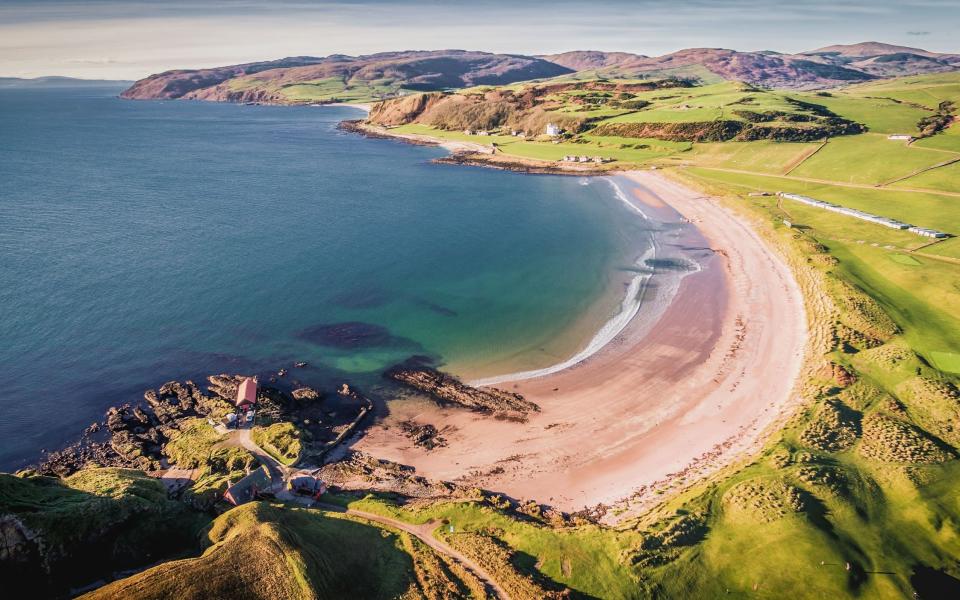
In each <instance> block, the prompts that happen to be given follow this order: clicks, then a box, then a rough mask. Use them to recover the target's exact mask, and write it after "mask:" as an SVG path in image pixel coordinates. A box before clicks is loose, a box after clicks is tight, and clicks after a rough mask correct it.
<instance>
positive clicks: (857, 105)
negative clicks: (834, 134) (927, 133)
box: [800, 93, 932, 134]
mask: <svg viewBox="0 0 960 600" xmlns="http://www.w3.org/2000/svg"><path fill="white" fill-rule="evenodd" d="M800 98H801V99H802V100H804V101H806V102H812V103H814V104H820V105H821V106H825V107H827V108H828V109H829V110H830V111H832V112H834V113H836V114H837V115H839V116H841V117H844V118H846V119H850V120H851V121H856V122H857V123H863V124H864V125H866V126H867V127H868V128H869V129H870V131H871V132H873V133H885V134H891V133H905V134H916V133H917V121H919V120H920V119H922V118H923V117H926V116H928V115H930V114H932V111H929V110H925V109H922V108H919V107H916V106H911V105H909V104H904V103H898V102H895V101H893V100H890V99H886V98H872V97H858V96H853V95H847V94H842V93H834V94H833V95H832V96H829V97H826V96H818V95H815V94H810V95H805V96H800Z"/></svg>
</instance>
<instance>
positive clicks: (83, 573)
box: [0, 468, 206, 597]
mask: <svg viewBox="0 0 960 600" xmlns="http://www.w3.org/2000/svg"><path fill="white" fill-rule="evenodd" d="M205 522H206V520H205V519H204V518H203V517H202V516H201V515H198V514H196V513H193V512H192V511H190V510H187V508H186V507H185V506H184V505H183V504H181V503H179V502H175V501H172V500H168V499H167V493H166V490H165V489H164V487H163V485H162V484H161V483H160V482H159V481H157V480H156V479H152V478H150V477H147V476H146V475H144V474H143V473H142V472H140V471H134V470H130V469H112V468H111V469H87V470H84V471H81V472H78V473H76V474H74V475H71V476H70V477H67V478H66V479H62V480H61V479H56V478H50V477H34V476H29V475H26V476H23V477H17V476H14V475H6V474H0V524H2V526H0V547H2V548H3V552H2V554H0V575H2V578H3V580H4V581H5V582H11V585H13V586H14V588H12V589H11V588H9V587H8V588H7V590H6V591H7V593H13V592H14V590H15V589H17V588H16V586H23V589H24V590H26V589H30V590H32V595H35V596H36V595H39V596H41V597H42V596H45V595H47V594H57V593H62V592H63V591H64V590H65V589H67V588H69V587H70V586H79V585H84V584H88V583H91V582H93V581H95V580H97V579H98V578H101V577H104V576H108V575H110V574H111V573H112V572H113V571H117V570H120V569H127V568H131V567H137V566H142V565H145V564H149V563H152V562H155V561H156V560H158V559H160V558H163V557H166V556H170V555H171V554H174V553H179V552H182V551H184V550H190V549H192V548H193V546H194V540H195V536H196V534H197V532H198V531H199V530H200V529H201V528H202V527H203V524H204V523H205ZM11 597H22V596H18V595H17V594H15V593H14V595H13V596H11Z"/></svg>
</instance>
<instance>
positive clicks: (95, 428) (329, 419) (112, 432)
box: [34, 374, 372, 477]
mask: <svg viewBox="0 0 960 600" xmlns="http://www.w3.org/2000/svg"><path fill="white" fill-rule="evenodd" d="M245 377H246V376H245V375H235V374H219V375H210V376H209V377H208V378H207V382H208V385H207V386H206V391H204V389H203V388H201V387H200V386H199V385H198V384H196V383H194V382H193V381H184V382H180V381H169V382H167V383H165V384H163V385H162V386H160V387H159V388H157V389H148V390H146V391H145V392H144V394H143V401H141V402H136V403H126V404H122V405H118V406H113V407H111V408H110V409H109V410H108V411H107V413H106V416H105V418H104V420H103V421H102V422H98V423H94V424H92V425H90V426H89V427H88V428H87V429H86V430H85V431H84V432H83V434H82V435H81V436H80V439H79V440H77V441H76V442H74V443H73V444H71V445H69V446H67V447H66V448H63V449H61V450H58V451H55V452H51V453H49V454H47V455H46V456H45V457H44V458H43V459H42V460H41V461H40V462H39V464H38V465H37V466H36V468H35V469H34V471H35V472H36V473H37V474H40V475H50V476H56V477H67V476H69V475H71V474H73V473H75V472H77V471H80V470H81V469H84V468H88V467H123V468H132V469H138V470H141V471H146V472H152V471H160V470H163V469H166V468H168V467H169V466H170V464H171V463H172V462H175V460H172V457H171V456H170V455H169V452H168V450H167V445H168V444H169V443H170V442H171V440H173V439H174V438H176V437H177V436H178V434H180V433H181V432H182V430H183V429H184V428H185V427H187V426H188V425H189V424H190V423H192V422H194V421H195V420H197V419H205V420H212V421H220V420H222V419H223V418H224V417H225V416H226V415H227V414H228V413H230V412H233V411H234V410H235V409H234V407H233V401H234V399H235V398H236V394H237V387H238V386H239V384H240V382H241V381H242V380H243V379H244V378H245ZM274 379H275V378H274ZM291 383H292V386H291V387H292V388H293V389H291V390H290V391H285V390H283V389H281V388H279V387H273V386H269V385H268V386H263V387H261V388H260V390H259V394H258V406H257V414H258V420H261V421H270V422H290V423H293V424H295V425H296V426H297V427H298V428H301V429H302V430H303V431H304V432H306V434H307V438H308V439H309V440H310V445H309V448H310V451H308V452H307V453H306V454H305V458H311V457H312V458H315V459H320V458H322V456H323V455H324V454H326V452H328V451H329V450H330V449H331V447H332V446H333V445H336V444H338V443H340V442H342V441H343V440H344V439H345V438H346V437H347V436H348V435H350V434H351V433H353V432H354V431H356V429H357V427H358V426H359V425H360V422H361V421H362V420H363V418H364V416H365V415H367V414H368V413H369V412H370V410H371V409H372V403H371V402H370V400H369V399H367V398H366V397H364V396H363V395H362V394H360V393H359V392H358V391H356V390H353V389H351V388H349V387H348V386H346V385H345V386H344V387H343V388H342V390H341V393H339V394H337V395H336V396H335V397H334V398H333V399H327V398H326V397H325V396H324V395H323V394H321V393H320V392H318V391H317V390H315V389H313V388H310V387H307V386H304V385H301V384H299V383H298V382H291Z"/></svg>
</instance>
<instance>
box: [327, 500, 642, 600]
mask: <svg viewBox="0 0 960 600" xmlns="http://www.w3.org/2000/svg"><path fill="white" fill-rule="evenodd" d="M342 501H343V502H344V503H345V504H349V506H351V507H352V508H357V509H361V510H364V511H367V512H372V513H377V514H382V515H384V516H389V517H393V518H397V519H400V520H404V521H408V522H410V523H416V524H422V523H428V522H431V521H438V522H439V523H442V525H440V526H439V527H438V529H437V531H436V532H435V535H437V536H438V537H441V538H442V539H444V540H446V541H448V542H449V543H450V544H451V545H452V546H454V547H455V548H458V549H460V550H461V551H462V552H463V553H464V554H466V555H468V556H470V557H471V558H473V559H474V560H476V561H477V562H478V563H480V564H481V565H482V566H483V567H484V569H485V570H487V572H489V573H490V574H491V575H492V576H493V577H494V578H496V579H497V581H498V582H499V583H500V584H501V585H502V586H504V587H506V588H507V589H508V591H510V592H512V593H511V595H512V596H513V597H515V598H517V599H518V600H519V599H531V600H533V599H534V598H542V597H547V596H546V594H549V593H550V592H555V591H557V590H559V589H562V588H563V587H568V588H570V589H571V590H572V591H573V592H574V594H575V595H574V597H577V594H583V595H585V596H586V597H597V598H610V599H618V598H636V597H639V596H640V590H639V588H638V584H637V579H636V573H635V571H634V570H633V568H632V567H631V565H629V564H627V563H624V561H623V560H622V557H623V556H624V554H625V553H626V552H627V550H629V549H630V548H632V547H634V546H635V545H636V544H639V543H640V542H641V541H642V537H641V536H640V535H639V534H638V533H637V532H636V531H633V530H627V531H618V530H615V529H610V528H603V527H599V526H596V525H592V524H589V523H586V522H582V523H580V524H579V525H572V524H571V523H569V522H567V521H565V520H564V519H562V518H558V514H556V513H551V512H550V511H545V510H542V509H541V507H539V506H538V505H536V504H529V505H526V506H521V507H520V508H519V512H510V511H507V510H505V506H506V505H507V504H508V503H507V502H506V500H505V499H502V498H498V497H490V498H487V499H485V500H482V501H474V502H466V501H453V502H438V503H435V504H432V505H422V504H421V505H417V506H415V507H414V506H411V507H400V506H397V505H396V504H394V503H393V502H392V501H391V500H390V499H388V498H381V497H375V496H372V495H370V496H366V497H361V498H353V497H344V498H342Z"/></svg>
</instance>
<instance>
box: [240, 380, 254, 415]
mask: <svg viewBox="0 0 960 600" xmlns="http://www.w3.org/2000/svg"><path fill="white" fill-rule="evenodd" d="M256 403H257V380H256V379H254V378H252V377H247V378H246V379H244V380H243V381H241V382H240V385H239V386H238V387H237V402H236V405H237V406H238V407H239V408H249V407H252V406H253V405H254V404H256Z"/></svg>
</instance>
